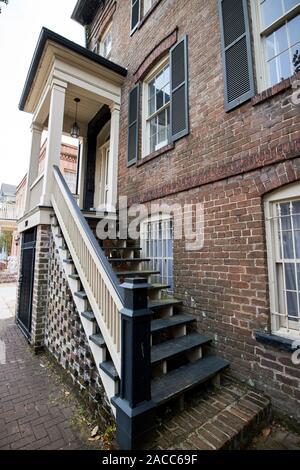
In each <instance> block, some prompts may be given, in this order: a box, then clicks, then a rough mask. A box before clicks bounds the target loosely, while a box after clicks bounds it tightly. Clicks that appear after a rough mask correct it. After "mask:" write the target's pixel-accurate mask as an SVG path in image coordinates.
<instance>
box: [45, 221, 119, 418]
mask: <svg viewBox="0 0 300 470" xmlns="http://www.w3.org/2000/svg"><path fill="white" fill-rule="evenodd" d="M52 234H53V239H54V244H55V247H56V249H57V252H58V256H59V259H60V262H61V266H62V268H63V270H64V273H65V276H66V279H67V282H68V285H69V288H70V291H71V293H72V298H73V301H74V303H75V305H76V308H77V310H78V313H79V317H80V321H81V324H82V326H83V329H84V332H85V335H86V338H87V341H88V344H89V347H90V349H91V351H92V354H93V358H94V361H95V364H96V367H97V371H98V374H99V376H100V379H101V382H102V384H103V387H104V390H105V393H106V395H107V399H108V403H109V405H110V408H111V411H112V413H113V414H114V415H115V414H116V409H115V407H114V406H113V405H112V403H111V399H112V398H113V397H114V396H116V395H118V394H119V381H115V380H113V379H112V378H111V377H109V376H108V375H107V374H106V373H105V372H104V371H103V370H102V369H101V368H100V364H102V362H105V361H106V352H107V348H106V346H105V347H102V348H100V347H99V346H97V345H96V344H95V343H93V341H91V340H90V336H91V335H93V334H95V323H93V322H91V321H89V320H87V319H86V318H84V317H83V316H82V315H81V313H82V312H84V311H86V310H87V301H86V300H83V299H80V298H78V297H76V295H75V293H76V292H78V290H79V288H80V281H76V280H74V279H70V277H69V276H70V275H71V274H74V272H73V266H74V265H73V266H72V265H69V264H66V263H65V262H64V259H66V258H67V257H68V254H69V253H70V252H69V249H68V248H66V250H63V249H62V248H61V244H62V241H63V240H64V242H65V244H66V240H65V239H64V237H63V235H61V236H59V235H60V228H59V226H57V227H53V226H52ZM95 319H96V317H95ZM96 321H97V319H96ZM97 324H98V327H99V329H100V331H101V326H100V325H99V323H98V322H97Z"/></svg>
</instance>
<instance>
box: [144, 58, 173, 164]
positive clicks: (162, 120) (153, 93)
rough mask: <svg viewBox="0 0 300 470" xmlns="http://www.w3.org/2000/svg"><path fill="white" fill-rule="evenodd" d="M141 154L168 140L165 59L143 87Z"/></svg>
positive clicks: (166, 66) (168, 84)
mask: <svg viewBox="0 0 300 470" xmlns="http://www.w3.org/2000/svg"><path fill="white" fill-rule="evenodd" d="M143 98H144V99H143V117H144V123H143V132H144V134H143V144H144V145H143V156H147V155H149V154H150V153H152V152H155V151H156V150H159V149H160V148H162V147H164V146H165V145H167V144H168V143H169V142H170V66H169V60H168V59H167V60H166V59H165V60H164V61H163V62H161V63H160V64H159V65H158V66H157V67H156V68H155V70H154V71H153V72H152V73H151V74H150V75H149V76H148V77H147V78H146V80H145V82H144V87H143Z"/></svg>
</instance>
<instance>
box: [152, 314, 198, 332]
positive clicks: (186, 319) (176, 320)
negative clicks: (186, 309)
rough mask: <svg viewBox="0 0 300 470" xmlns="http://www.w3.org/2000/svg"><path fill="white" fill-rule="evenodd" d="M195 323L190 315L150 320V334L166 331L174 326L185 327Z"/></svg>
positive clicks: (194, 319)
mask: <svg viewBox="0 0 300 470" xmlns="http://www.w3.org/2000/svg"><path fill="white" fill-rule="evenodd" d="M194 321H196V318H195V317H193V316H192V315H185V314H182V315H173V316H171V317H168V318H159V319H158V320H152V322H151V333H157V332H159V331H163V330H167V329H168V328H171V327H174V326H181V325H187V324H189V323H193V322H194Z"/></svg>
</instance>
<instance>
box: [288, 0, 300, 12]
mask: <svg viewBox="0 0 300 470" xmlns="http://www.w3.org/2000/svg"><path fill="white" fill-rule="evenodd" d="M296 5H300V2H299V0H284V11H289V10H290V9H291V8H293V7H295V6H296Z"/></svg>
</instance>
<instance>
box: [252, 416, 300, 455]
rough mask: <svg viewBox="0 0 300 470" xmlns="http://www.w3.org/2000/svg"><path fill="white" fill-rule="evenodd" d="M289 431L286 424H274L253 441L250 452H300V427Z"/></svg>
mask: <svg viewBox="0 0 300 470" xmlns="http://www.w3.org/2000/svg"><path fill="white" fill-rule="evenodd" d="M297 431H298V432H296V431H295V430H292V429H289V428H288V427H287V426H285V425H284V424H281V423H278V422H276V421H275V422H273V423H272V426H268V427H267V428H265V429H264V430H263V432H262V433H261V434H260V435H259V436H257V437H256V438H254V439H253V441H252V443H251V444H250V446H249V449H250V450H298V451H299V450H300V427H299V428H298V429H297Z"/></svg>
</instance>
